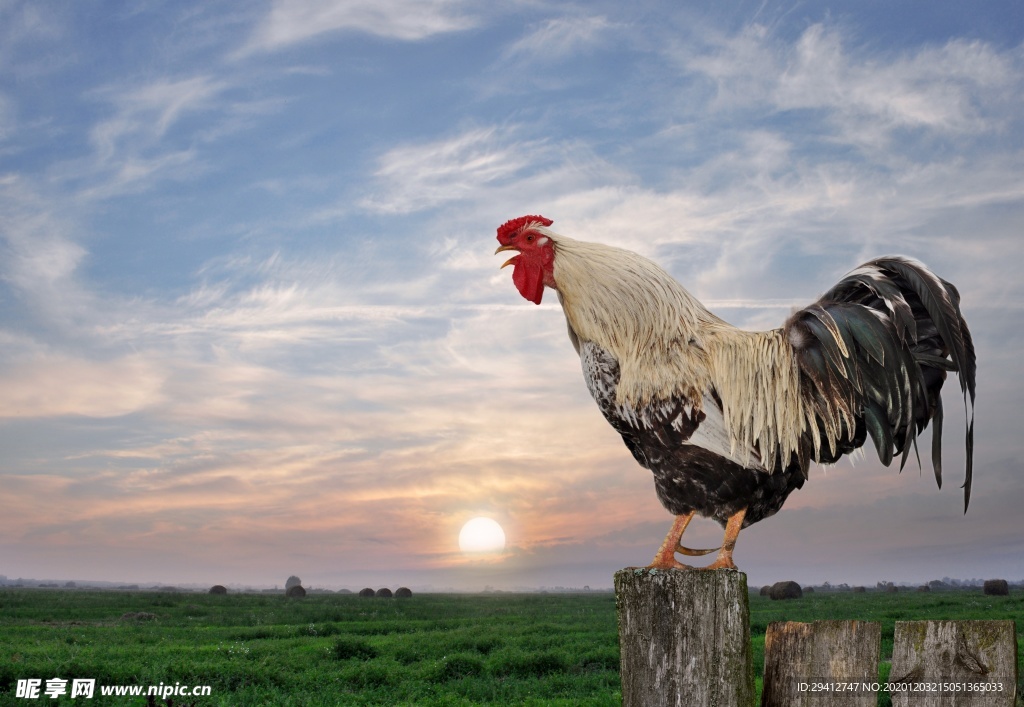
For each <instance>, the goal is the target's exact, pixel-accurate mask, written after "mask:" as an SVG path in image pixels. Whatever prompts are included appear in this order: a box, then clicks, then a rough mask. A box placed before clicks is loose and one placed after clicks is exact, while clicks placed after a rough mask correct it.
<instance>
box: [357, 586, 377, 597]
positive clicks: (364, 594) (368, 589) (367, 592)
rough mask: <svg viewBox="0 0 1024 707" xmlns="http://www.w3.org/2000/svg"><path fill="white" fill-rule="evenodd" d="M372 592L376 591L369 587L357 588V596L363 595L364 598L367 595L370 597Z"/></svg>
mask: <svg viewBox="0 0 1024 707" xmlns="http://www.w3.org/2000/svg"><path fill="white" fill-rule="evenodd" d="M374 594H376V592H375V591H373V590H372V589H370V588H369V587H367V588H366V589H360V590H359V596H361V597H363V598H364V599H365V598H367V597H372V596H373V595H374Z"/></svg>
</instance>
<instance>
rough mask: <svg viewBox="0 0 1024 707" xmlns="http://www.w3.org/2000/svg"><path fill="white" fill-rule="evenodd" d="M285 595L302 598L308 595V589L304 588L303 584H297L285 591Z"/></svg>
mask: <svg viewBox="0 0 1024 707" xmlns="http://www.w3.org/2000/svg"><path fill="white" fill-rule="evenodd" d="M284 595H285V596H286V597H290V598H292V599H301V598H302V597H304V596H306V590H305V589H303V588H302V585H301V584H296V585H295V586H294V587H289V588H288V591H287V592H285V593H284Z"/></svg>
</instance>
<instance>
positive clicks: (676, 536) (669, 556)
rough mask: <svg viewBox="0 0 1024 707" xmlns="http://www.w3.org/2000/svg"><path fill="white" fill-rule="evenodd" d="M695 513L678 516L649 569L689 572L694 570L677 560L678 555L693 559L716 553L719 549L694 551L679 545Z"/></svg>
mask: <svg viewBox="0 0 1024 707" xmlns="http://www.w3.org/2000/svg"><path fill="white" fill-rule="evenodd" d="M693 515H694V511H690V512H689V513H687V514H686V515H681V516H676V519H675V520H674V521H673V522H672V527H671V528H670V529H669V531H668V535H666V536H665V541H664V542H663V543H662V544H661V547H660V548H658V552H657V553H655V555H654V560H653V561H652V562H651V564H649V565H647V567H648V569H661V570H667V569H679V570H688V569H693V568H692V567H689V566H687V565H684V564H683V563H681V562H679V560H677V559H676V553H677V552H678V553H681V554H683V555H690V556H691V557H698V556H700V555H707V554H708V553H711V552H714V551H715V550H717V549H718V548H711V549H710V550H693V549H691V548H688V547H683V546H682V545H680V544H679V541H680V539H681V538H682V537H683V532H684V531H685V530H686V526H688V525H689V524H690V521H691V520H693Z"/></svg>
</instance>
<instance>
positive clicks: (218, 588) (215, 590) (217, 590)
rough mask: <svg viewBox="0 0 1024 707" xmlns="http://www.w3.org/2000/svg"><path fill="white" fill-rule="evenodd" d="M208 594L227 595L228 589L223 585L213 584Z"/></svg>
mask: <svg viewBox="0 0 1024 707" xmlns="http://www.w3.org/2000/svg"><path fill="white" fill-rule="evenodd" d="M209 593H210V594H227V593H228V588H227V587H225V586H224V585H223V584H215V585H213V586H212V587H210V592H209Z"/></svg>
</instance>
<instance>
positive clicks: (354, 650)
mask: <svg viewBox="0 0 1024 707" xmlns="http://www.w3.org/2000/svg"><path fill="white" fill-rule="evenodd" d="M331 650H332V652H333V653H334V657H335V658H337V659H338V660H353V659H355V660H373V659H374V658H376V657H377V649H376V648H374V647H373V646H371V645H370V644H369V643H367V642H366V641H360V640H359V639H358V638H352V637H350V636H343V637H341V638H339V639H338V640H336V641H335V642H334V648H332V649H331Z"/></svg>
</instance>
